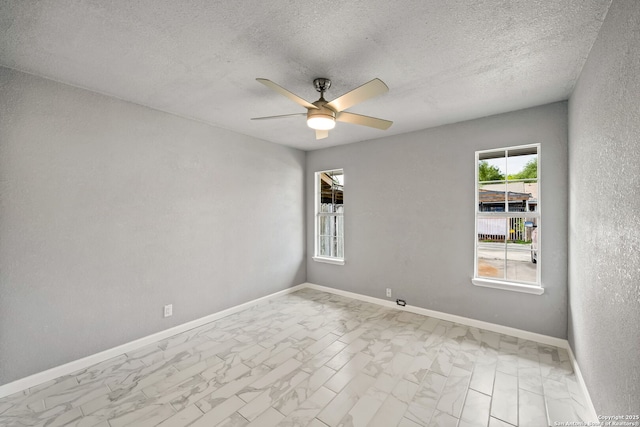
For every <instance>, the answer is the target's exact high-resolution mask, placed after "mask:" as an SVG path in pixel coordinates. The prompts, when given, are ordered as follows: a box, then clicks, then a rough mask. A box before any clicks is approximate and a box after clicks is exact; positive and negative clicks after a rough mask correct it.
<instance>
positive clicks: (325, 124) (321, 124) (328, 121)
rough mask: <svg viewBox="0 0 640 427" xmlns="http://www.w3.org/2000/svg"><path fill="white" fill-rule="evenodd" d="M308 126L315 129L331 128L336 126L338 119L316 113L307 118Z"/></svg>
mask: <svg viewBox="0 0 640 427" xmlns="http://www.w3.org/2000/svg"><path fill="white" fill-rule="evenodd" d="M307 126H309V127H310V128H311V129H315V130H331V129H333V128H334V127H336V121H335V119H334V118H333V117H332V116H329V115H324V114H315V115H314V116H312V117H309V118H308V119H307Z"/></svg>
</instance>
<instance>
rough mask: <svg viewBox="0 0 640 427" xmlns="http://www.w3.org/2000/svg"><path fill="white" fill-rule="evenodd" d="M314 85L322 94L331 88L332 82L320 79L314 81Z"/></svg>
mask: <svg viewBox="0 0 640 427" xmlns="http://www.w3.org/2000/svg"><path fill="white" fill-rule="evenodd" d="M313 85H314V86H315V87H316V90H317V91H318V92H320V93H323V92H326V91H328V90H329V88H330V87H331V80H329V79H325V78H324V77H318V78H317V79H315V80H314V81H313Z"/></svg>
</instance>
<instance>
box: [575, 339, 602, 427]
mask: <svg viewBox="0 0 640 427" xmlns="http://www.w3.org/2000/svg"><path fill="white" fill-rule="evenodd" d="M567 352H568V353H569V359H570V360H571V366H573V372H574V373H575V374H576V379H577V380H578V385H579V386H580V388H581V389H582V393H583V394H584V397H585V399H586V400H587V410H588V411H589V417H590V418H591V419H590V420H585V421H593V422H597V421H600V420H599V419H598V413H597V412H596V408H595V406H593V402H592V401H591V395H589V389H588V388H587V384H586V383H585V382H584V378H582V372H581V371H580V367H579V366H578V360H577V359H576V356H575V355H574V354H573V350H572V349H571V346H570V345H569V342H568V341H567ZM594 425H595V424H594Z"/></svg>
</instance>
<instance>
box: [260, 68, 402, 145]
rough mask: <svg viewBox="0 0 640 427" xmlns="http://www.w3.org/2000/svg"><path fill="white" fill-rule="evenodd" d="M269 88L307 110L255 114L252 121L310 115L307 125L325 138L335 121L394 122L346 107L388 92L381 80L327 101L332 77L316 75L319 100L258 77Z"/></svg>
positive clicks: (384, 126) (386, 124)
mask: <svg viewBox="0 0 640 427" xmlns="http://www.w3.org/2000/svg"><path fill="white" fill-rule="evenodd" d="M256 80H257V81H259V82H260V83H262V84H263V85H265V86H266V87H268V88H270V89H273V90H275V91H276V92H278V93H279V94H281V95H284V96H286V97H287V98H289V99H290V100H292V101H293V102H295V103H296V104H298V105H301V106H303V107H304V108H306V109H307V112H306V113H297V114H285V115H282V116H269V117H256V118H253V119H251V120H267V119H279V118H283V117H292V116H304V115H306V116H307V126H309V127H310V128H311V129H315V131H316V139H323V138H326V137H328V136H329V130H330V129H333V128H334V127H335V125H336V121H339V122H345V123H352V124H355V125H363V126H369V127H372V128H376V129H381V130H386V129H388V128H389V126H391V125H392V124H393V122H391V121H389V120H383V119H377V118H375V117H369V116H363V115H360V114H354V113H348V112H346V111H344V110H346V109H347V108H349V107H352V106H354V105H356V104H359V103H361V102H363V101H366V100H367V99H369V98H373V97H374V96H378V95H381V94H383V93H385V92H388V91H389V88H388V87H387V85H386V84H384V82H383V81H382V80H380V79H373V80H371V81H370V82H367V83H365V84H363V85H362V86H360V87H357V88H355V89H353V90H352V91H350V92H347V93H345V94H344V95H342V96H339V97H338V98H336V99H334V100H333V101H331V102H327V101H326V100H325V99H324V93H325V92H326V91H327V90H328V89H329V88H330V87H331V80H329V79H325V78H317V79H315V80H314V81H313V84H314V86H315V88H316V90H317V91H318V92H320V99H318V100H317V101H316V102H313V103H311V102H307V101H305V100H304V99H302V98H300V97H299V96H298V95H296V94H294V93H291V92H289V91H288V90H287V89H285V88H283V87H282V86H280V85H278V84H276V83H274V82H272V81H271V80H267V79H256Z"/></svg>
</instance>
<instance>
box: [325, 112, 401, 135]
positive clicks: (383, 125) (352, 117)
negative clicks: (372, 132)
mask: <svg viewBox="0 0 640 427" xmlns="http://www.w3.org/2000/svg"><path fill="white" fill-rule="evenodd" d="M336 120H337V121H339V122H345V123H352V124H354V125H362V126H369V127H372V128H376V129H381V130H387V129H389V127H390V126H391V125H392V124H393V122H391V121H389V120H383V119H377V118H375V117H369V116H363V115H361V114H353V113H347V112H345V111H343V112H342V113H338V114H337V116H336Z"/></svg>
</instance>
